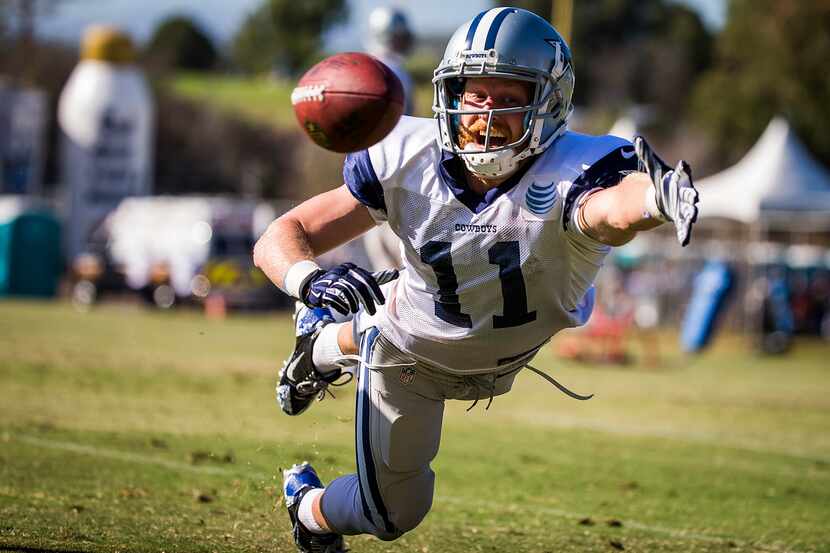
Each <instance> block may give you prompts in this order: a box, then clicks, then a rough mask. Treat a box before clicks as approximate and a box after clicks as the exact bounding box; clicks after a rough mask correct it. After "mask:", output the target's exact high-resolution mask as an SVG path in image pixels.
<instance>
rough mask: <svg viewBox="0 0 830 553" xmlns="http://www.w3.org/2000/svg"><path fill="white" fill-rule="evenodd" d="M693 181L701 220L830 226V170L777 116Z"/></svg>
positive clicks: (787, 124)
mask: <svg viewBox="0 0 830 553" xmlns="http://www.w3.org/2000/svg"><path fill="white" fill-rule="evenodd" d="M697 185H698V190H699V191H700V204H699V207H700V217H701V218H702V219H706V218H713V217H722V218H725V219H731V220H734V221H739V222H742V223H747V224H750V223H756V222H759V220H760V219H762V218H763V219H764V220H765V221H766V222H767V223H773V222H774V221H782V220H783V221H784V222H786V223H787V224H789V225H799V224H802V226H805V227H808V228H813V229H815V230H818V229H817V228H816V226H817V225H818V226H824V227H827V228H830V173H829V172H828V171H827V170H826V169H824V168H823V167H822V166H821V165H820V164H819V163H818V162H817V161H816V160H815V159H813V157H812V156H811V155H810V154H809V152H807V150H806V148H805V147H804V145H803V144H802V143H801V141H800V140H799V139H798V137H796V135H795V133H794V132H793V130H792V128H791V127H790V125H789V123H787V121H786V120H784V119H783V118H781V117H776V118H775V119H773V120H772V121H770V124H769V125H768V126H767V128H766V130H765V131H764V134H763V135H762V136H761V138H759V139H758V142H756V143H755V145H754V146H753V147H752V148H751V149H750V150H749V152H747V154H746V155H745V156H744V157H743V159H741V160H740V161H739V162H738V163H736V164H735V165H734V166H732V167H730V168H729V169H726V170H724V171H722V172H721V173H718V174H716V175H712V176H711V177H707V178H705V179H701V180H700V181H699V182H698V183H697ZM762 215H763V217H762Z"/></svg>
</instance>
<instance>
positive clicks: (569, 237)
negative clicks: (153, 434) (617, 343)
mask: <svg viewBox="0 0 830 553" xmlns="http://www.w3.org/2000/svg"><path fill="white" fill-rule="evenodd" d="M436 134H437V133H436V122H435V121H434V120H433V119H422V118H413V117H403V118H402V119H401V122H400V123H399V124H398V125H397V127H396V128H395V129H394V131H393V132H392V133H391V134H390V135H389V136H388V137H387V138H385V139H384V140H383V141H381V142H380V143H378V144H376V145H375V146H372V147H371V148H370V149H369V150H368V155H367V154H366V153H365V152H363V153H359V154H357V155H356V154H351V155H350V156H349V158H347V161H346V166H345V169H344V177H345V180H346V184H347V185H348V186H349V188H350V189H351V190H352V193H353V194H354V195H355V196H356V197H357V198H358V199H359V200H360V201H362V202H363V203H364V204H365V205H367V207H368V208H369V210H370V212H371V213H372V215H373V217H375V219H376V220H377V221H388V223H389V226H390V228H391V229H392V230H393V231H394V232H395V234H397V236H398V237H399V238H400V241H401V256H402V259H403V266H404V269H405V270H403V271H401V276H400V278H399V279H398V280H396V281H394V282H393V283H392V284H391V285H390V286H388V287H386V290H387V294H386V295H387V301H386V304H385V306H384V308H383V309H380V310H379V311H378V315H376V316H375V317H374V318H373V319H372V320H371V324H374V325H377V326H378V327H379V329H380V330H381V331H382V332H383V334H384V335H385V336H386V337H387V338H388V339H390V340H391V341H392V342H393V343H395V344H396V345H397V346H398V347H399V348H401V349H402V350H404V351H407V352H409V353H411V354H412V355H414V356H416V357H420V358H423V359H425V360H427V361H429V362H431V363H433V364H436V365H439V366H441V367H443V368H444V369H446V370H447V371H450V372H455V373H467V374H475V373H485V372H491V371H504V370H509V369H511V368H514V367H518V366H522V365H524V364H525V363H526V362H527V361H529V359H530V358H531V357H532V356H533V355H534V354H535V353H536V351H537V350H538V349H539V348H540V347H541V346H542V345H544V344H545V343H546V342H547V341H548V340H549V339H550V338H551V336H553V335H554V334H555V333H557V332H558V331H560V330H562V329H563V328H568V327H574V326H578V325H582V324H584V323H585V322H586V321H587V320H588V317H589V316H590V314H591V310H592V309H593V303H594V290H593V286H592V284H593V281H594V278H595V276H596V274H597V271H598V270H599V268H600V266H601V265H602V263H603V260H604V258H605V256H606V254H607V253H608V251H609V250H610V248H609V247H608V246H606V245H604V244H601V243H599V242H597V241H595V240H594V239H592V238H590V237H589V236H587V235H586V234H584V233H583V232H582V231H581V229H580V228H578V225H577V224H576V221H575V220H573V218H571V215H572V214H571V213H570V211H572V210H573V206H574V205H575V204H576V203H577V202H576V199H577V197H578V196H581V195H582V194H586V193H588V192H589V191H590V190H592V189H594V188H596V187H597V186H598V185H599V186H601V185H602V183H601V182H599V184H598V182H597V178H592V179H588V181H586V179H585V178H584V176H585V174H586V170H587V169H589V168H590V167H591V166H592V165H593V164H595V163H596V162H597V161H599V160H602V159H603V158H605V159H610V157H611V156H609V154H612V152H617V154H616V156H617V159H618V160H622V162H620V161H617V162H614V163H613V164H612V165H614V167H612V169H613V171H612V173H614V175H616V178H615V179H611V182H610V183H611V184H616V182H618V181H619V179H620V178H621V177H620V176H619V174H620V172H624V171H622V170H624V169H628V170H631V165H630V164H628V163H627V162H626V161H625V160H631V163H634V165H633V167H634V168H636V157H634V151H633V147H631V145H630V143H629V142H627V141H625V140H623V139H621V138H617V137H613V136H602V137H593V136H587V135H582V134H577V133H573V132H566V133H565V134H564V135H563V136H562V137H560V138H559V139H557V141H556V142H554V144H553V145H552V146H551V147H550V148H548V150H547V151H545V152H544V153H543V154H541V155H540V156H539V157H538V158H536V159H535V161H534V162H533V163H532V165H531V166H530V167H529V169H527V170H526V171H525V172H524V173H523V174H521V176H520V177H519V176H518V175H517V176H516V178H515V179H513V181H514V182H512V183H511V182H510V181H508V182H506V183H504V184H502V185H501V186H500V187H498V188H497V189H494V190H491V191H489V192H488V194H487V195H485V197H484V198H482V197H480V196H475V195H472V199H470V198H471V196H470V195H471V193H470V191H469V190H466V191H465V190H464V188H465V187H464V186H463V185H461V184H459V183H458V181H455V180H454V179H453V178H452V177H451V176H449V177H448V174H449V173H448V168H451V167H452V165H451V164H452V163H458V164H461V163H463V162H461V161H460V160H458V159H457V158H453V157H452V156H450V155H449V154H447V153H445V152H444V151H443V150H442V149H441V148H440V146H439V145H438V144H437V142H436ZM361 156H362V159H361ZM606 156H608V157H606ZM606 165H608V163H606ZM606 173H607V171H606ZM455 174H456V175H457V174H458V172H456V173H455ZM356 175H357V176H356ZM580 177H583V178H581V179H580ZM599 180H600V181H601V180H602V179H599ZM465 200H466V201H465ZM365 320H366V319H365V317H364V322H363V323H362V324H366V323H365Z"/></svg>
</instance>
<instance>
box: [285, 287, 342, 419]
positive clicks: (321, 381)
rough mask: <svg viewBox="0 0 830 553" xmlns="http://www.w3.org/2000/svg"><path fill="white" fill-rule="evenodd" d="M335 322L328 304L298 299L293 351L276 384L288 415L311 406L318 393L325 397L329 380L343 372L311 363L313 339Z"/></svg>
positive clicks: (300, 411)
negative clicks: (313, 304) (310, 304)
mask: <svg viewBox="0 0 830 553" xmlns="http://www.w3.org/2000/svg"><path fill="white" fill-rule="evenodd" d="M333 322H335V318H334V315H333V314H332V312H331V310H329V309H328V308H326V307H315V308H311V307H307V306H305V305H303V304H302V303H300V302H297V308H296V311H295V313H294V333H295V336H296V342H295V343H294V351H293V352H291V356H290V357H289V358H288V359H287V360H286V361H285V362H284V363H283V366H282V369H281V370H280V374H279V384H278V385H277V403H279V404H280V408H282V410H283V412H284V413H285V414H286V415H291V416H295V415H299V414H300V413H302V412H303V411H305V410H306V409H308V407H309V405H311V401H312V400H313V399H314V397H315V396H317V397H318V399H323V396H324V395H325V394H326V388H328V386H329V384H331V383H332V382H334V381H335V380H337V379H338V378H340V376H341V375H342V374H343V371H341V370H340V369H334V370H333V371H329V372H327V373H321V372H319V371H318V370H317V369H316V368H314V364H313V363H312V352H313V350H314V341H315V340H317V336H319V335H320V332H321V331H322V330H323V327H324V326H326V325H327V324H329V323H333ZM329 393H330V392H329Z"/></svg>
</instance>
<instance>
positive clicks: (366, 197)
mask: <svg viewBox="0 0 830 553" xmlns="http://www.w3.org/2000/svg"><path fill="white" fill-rule="evenodd" d="M343 182H345V183H346V186H347V187H348V188H349V191H350V192H351V193H352V196H354V197H355V198H357V201H359V202H360V203H362V204H363V205H365V206H366V207H370V208H372V209H378V210H381V211H384V212H385V211H386V199H385V198H384V196H383V187H382V186H381V184H380V181H379V180H378V177H377V174H375V168H374V167H372V160H371V159H369V151H368V150H361V151H359V152H354V153H351V154H346V161H345V162H344V163H343Z"/></svg>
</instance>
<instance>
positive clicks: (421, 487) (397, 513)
mask: <svg viewBox="0 0 830 553" xmlns="http://www.w3.org/2000/svg"><path fill="white" fill-rule="evenodd" d="M434 487H435V473H434V472H432V470H431V469H429V468H427V469H425V470H422V471H420V472H418V473H415V474H414V475H412V476H410V477H408V478H404V479H401V480H399V481H397V482H395V483H394V484H391V485H390V486H388V487H387V488H386V489H385V490H384V492H383V496H384V503H385V505H386V509H387V511H388V512H389V519H390V522H391V523H392V524H393V525H394V527H395V530H394V532H392V533H387V534H385V535H383V536H378V537H379V538H380V539H382V540H384V541H389V540H394V539H397V538H399V537H401V536H402V535H404V534H405V533H406V532H409V531H410V530H413V529H414V528H415V527H416V526H418V525H419V524H420V523H421V521H422V520H424V517H426V516H427V513H428V512H429V510H430V509H431V508H432V496H433V490H434Z"/></svg>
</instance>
